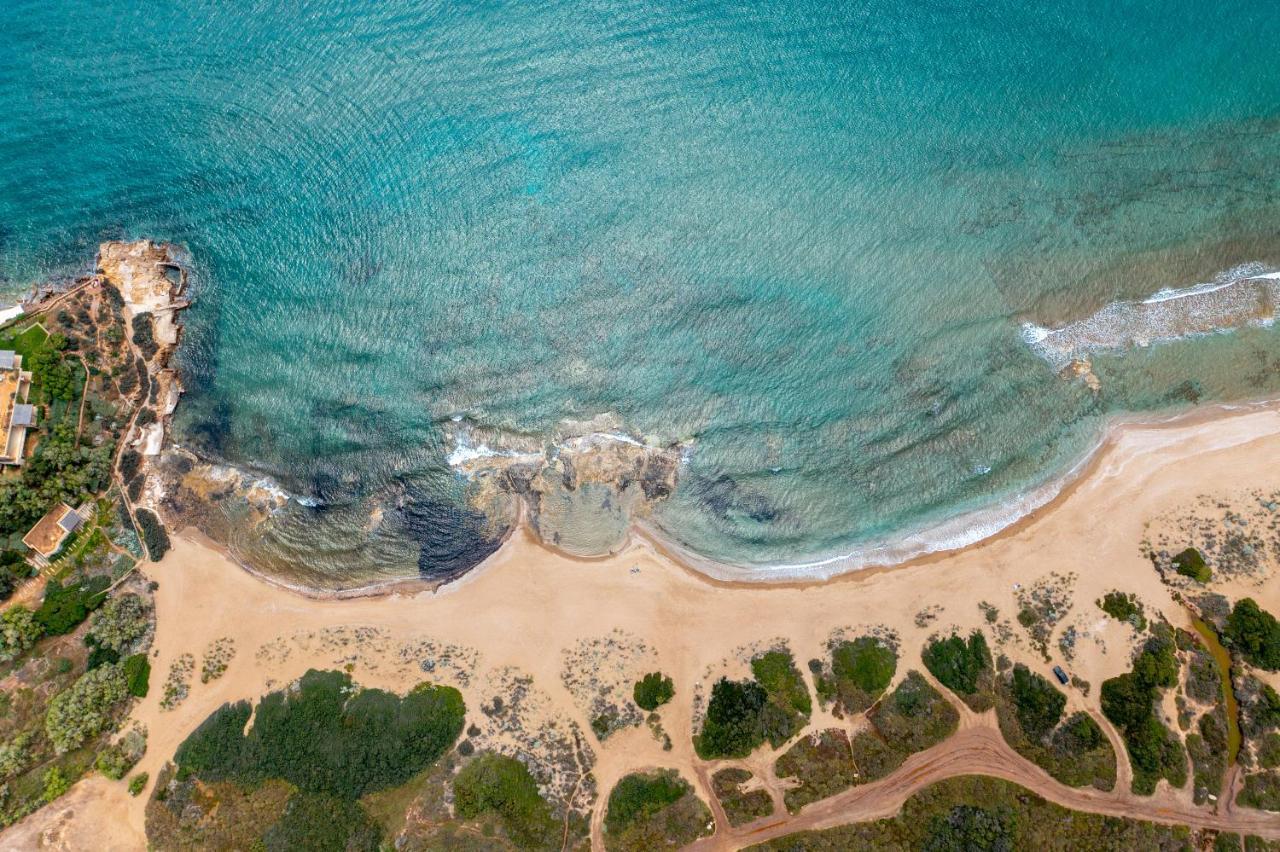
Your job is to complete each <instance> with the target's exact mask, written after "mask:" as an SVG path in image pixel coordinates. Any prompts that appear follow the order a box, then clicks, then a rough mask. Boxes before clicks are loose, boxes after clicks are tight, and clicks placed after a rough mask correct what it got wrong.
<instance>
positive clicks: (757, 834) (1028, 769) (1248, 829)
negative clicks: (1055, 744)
mask: <svg viewBox="0 0 1280 852" xmlns="http://www.w3.org/2000/svg"><path fill="white" fill-rule="evenodd" d="M988 716H990V719H984V723H983V724H979V725H977V726H973V727H963V728H962V729H961V730H960V731H958V732H956V734H955V736H953V737H951V738H950V739H948V740H947V741H946V742H943V743H940V744H938V745H936V746H934V747H933V748H931V749H928V750H926V751H923V752H920V753H918V754H915V755H912V756H911V757H910V758H909V759H908V760H907V761H906V763H904V764H903V765H902V766H901V767H900V768H899V769H898V770H897V771H896V772H894V773H893V774H891V775H889V776H887V777H885V778H882V779H881V780H879V781H876V782H874V783H871V784H864V785H861V786H858V787H853V788H851V789H849V790H847V791H845V792H843V793H839V794H837V795H835V796H832V797H830V798H828V799H823V800H822V801H820V802H814V803H813V804H812V805H810V806H809V807H807V808H805V809H804V810H803V811H801V812H800V813H799V814H797V815H795V816H787V815H782V816H779V815H778V814H774V815H772V816H768V817H763V818H761V819H759V820H756V821H755V822H752V823H748V824H746V825H743V826H740V827H738V828H736V829H731V828H729V827H728V825H727V824H725V823H720V822H719V820H717V832H716V835H715V836H714V837H709V838H707V839H706V840H703V841H700V842H699V843H696V844H694V846H692V847H690V848H692V849H739V848H741V847H743V846H749V845H751V844H754V843H762V842H764V841H766V840H771V839H773V838H776V837H782V836H784V835H787V834H793V833H795V832H797V831H809V830H821V829H824V828H834V827H836V826H840V825H846V824H848V823H852V822H867V821H871V820H877V819H886V818H888V817H892V816H893V815H895V814H896V813H898V811H899V810H901V808H902V805H903V803H904V802H906V801H907V799H909V798H911V796H912V795H914V794H915V793H917V792H919V791H920V790H922V789H924V788H925V787H928V786H929V785H930V784H935V783H937V782H939V781H942V780H945V779H947V778H955V777H957V776H961V775H987V776H991V777H994V778H1000V779H1003V780H1005V781H1011V782H1013V783H1015V784H1019V785H1021V786H1023V787H1025V788H1027V789H1028V790H1031V791H1032V792H1033V793H1035V794H1037V795H1039V796H1041V797H1043V798H1045V799H1047V800H1049V801H1051V802H1055V803H1057V804H1059V805H1062V806H1063V807H1066V808H1070V809H1072V810H1077V811H1087V812H1090V813H1097V814H1106V815H1108V816H1117V817H1129V818H1132V819H1140V820H1148V821H1150V822H1160V823H1170V824H1177V825H1188V826H1190V827H1192V828H1213V829H1222V830H1226V831H1235V832H1241V833H1245V834H1257V835H1259V836H1261V837H1266V838H1268V839H1280V817H1278V816H1276V815H1275V814H1268V813H1265V812H1261V811H1246V810H1240V811H1234V812H1232V813H1229V814H1217V813H1214V812H1213V811H1212V810H1209V809H1206V808H1197V807H1195V806H1191V805H1188V804H1187V803H1186V802H1184V801H1180V800H1178V799H1176V798H1174V797H1172V796H1167V795H1161V793H1163V792H1167V791H1164V790H1162V791H1161V792H1158V793H1157V794H1156V795H1155V796H1152V797H1146V798H1139V797H1137V796H1134V795H1132V794H1130V793H1128V792H1115V793H1105V792H1102V791H1100V790H1095V789H1093V788H1083V789H1080V788H1074V787H1066V786H1063V785H1062V784H1059V783H1058V782H1057V781H1055V780H1053V779H1052V778H1050V777H1049V775H1048V774H1047V773H1045V771H1044V770H1042V769H1040V768H1039V767H1038V766H1035V765H1034V764H1032V763H1030V762H1029V761H1027V760H1025V759H1024V758H1023V757H1021V756H1020V755H1018V754H1017V753H1016V752H1015V751H1014V750H1013V749H1012V748H1010V747H1009V746H1008V745H1007V744H1006V743H1005V741H1004V738H1003V737H1001V735H1000V732H999V730H998V729H996V727H995V725H994V716H993V715H991V714H988ZM1122 762H1123V761H1122ZM1117 789H1123V790H1126V791H1127V789H1128V788H1127V787H1125V788H1119V787H1118V788H1117Z"/></svg>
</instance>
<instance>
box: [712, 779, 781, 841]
mask: <svg viewBox="0 0 1280 852" xmlns="http://www.w3.org/2000/svg"><path fill="white" fill-rule="evenodd" d="M753 777H754V776H753V775H752V774H751V772H750V771H748V770H746V769H742V768H741V767H737V766H730V767H727V768H725V769H721V770H719V771H718V772H716V773H715V774H714V775H712V776H711V790H712V792H713V793H715V796H716V798H717V799H718V800H719V801H720V807H721V808H723V809H724V815H725V819H727V820H728V821H729V825H731V826H739V825H744V824H745V823H748V822H751V821H752V820H754V819H759V818H760V817H765V816H768V815H769V814H771V813H773V800H772V799H771V798H770V797H769V792H768V791H767V790H764V789H759V788H758V789H755V790H748V789H745V786H746V784H747V783H748V782H750V781H751V779H752V778H753Z"/></svg>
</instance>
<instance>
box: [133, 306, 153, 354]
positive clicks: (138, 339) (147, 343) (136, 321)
mask: <svg viewBox="0 0 1280 852" xmlns="http://www.w3.org/2000/svg"><path fill="white" fill-rule="evenodd" d="M132 339H133V345H134V346H136V347H138V351H139V352H141V353H142V357H144V358H146V359H147V360H148V361H150V360H151V359H152V358H153V357H155V354H156V351H157V349H158V347H157V346H156V336H155V321H154V320H153V319H152V318H151V314H138V315H137V316H135V317H134V318H133V338H132Z"/></svg>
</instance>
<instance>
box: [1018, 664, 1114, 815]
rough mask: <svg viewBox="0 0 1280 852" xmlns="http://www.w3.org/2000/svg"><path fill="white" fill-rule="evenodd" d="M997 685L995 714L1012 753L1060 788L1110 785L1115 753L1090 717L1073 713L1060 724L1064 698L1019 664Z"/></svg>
mask: <svg viewBox="0 0 1280 852" xmlns="http://www.w3.org/2000/svg"><path fill="white" fill-rule="evenodd" d="M1000 684H1001V689H1000V691H999V693H998V700H997V702H996V716H997V719H998V720H999V724H1000V732H1001V733H1002V734H1003V735H1004V738H1005V740H1006V741H1007V742H1008V743H1009V745H1010V746H1012V747H1013V748H1014V750H1015V751H1017V752H1018V753H1019V754H1021V755H1022V756H1023V757H1025V758H1027V759H1028V760H1030V761H1031V762H1032V763H1035V764H1036V765H1037V766H1040V767H1041V768H1042V769H1044V770H1045V771H1046V772H1048V773H1049V774H1050V775H1052V776H1053V777H1054V778H1055V779H1057V780H1058V781H1060V782H1062V783H1063V784H1067V785H1069V786H1072V787H1083V786H1087V785H1092V786H1094V787H1097V788H1098V789H1101V790H1110V789H1112V787H1114V786H1115V776H1116V757H1115V752H1114V751H1113V750H1112V748H1111V743H1110V742H1109V741H1108V740H1107V738H1106V735H1104V734H1103V732H1102V729H1101V728H1099V727H1098V723H1097V722H1095V721H1094V720H1093V717H1091V716H1090V715H1089V714H1088V713H1085V712H1078V713H1074V714H1072V715H1071V716H1070V717H1069V718H1068V719H1066V720H1065V721H1063V720H1062V713H1063V709H1064V708H1065V706H1066V701H1067V699H1066V696H1065V695H1064V694H1063V693H1062V692H1060V691H1059V690H1058V688H1057V687H1056V686H1054V685H1053V683H1051V682H1050V681H1049V680H1048V678H1045V677H1042V676H1041V675H1039V674H1036V673H1035V672H1032V671H1031V670H1030V669H1028V668H1027V667H1026V666H1024V665H1022V664H1021V663H1018V664H1017V665H1015V666H1014V667H1013V669H1012V670H1011V671H1010V672H1009V673H1008V674H1007V675H1006V676H1005V677H1003V678H1002V679H1001V680H1000Z"/></svg>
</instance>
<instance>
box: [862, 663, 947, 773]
mask: <svg viewBox="0 0 1280 852" xmlns="http://www.w3.org/2000/svg"><path fill="white" fill-rule="evenodd" d="M867 721H868V722H869V723H870V725H869V727H868V728H867V729H864V730H861V731H859V732H858V734H857V735H856V736H854V738H853V740H852V741H851V742H850V749H851V752H852V755H853V761H854V763H855V764H856V765H857V770H858V782H859V783H866V782H868V781H874V780H876V779H877V778H883V777H884V776H886V775H888V774H889V773H890V772H892V771H893V770H895V769H897V768H898V767H899V766H901V765H902V763H903V761H905V760H906V759H907V758H908V757H910V756H911V755H912V754H915V753H916V752H918V751H924V750H925V749H927V748H931V747H933V746H935V745H937V744H938V743H940V742H942V741H943V740H945V739H946V738H947V737H949V736H951V735H952V734H953V733H955V731H956V727H957V726H958V725H959V723H960V714H959V712H958V711H957V710H956V708H955V707H953V706H951V702H950V701H948V700H947V699H946V698H945V697H943V695H942V693H940V692H938V690H936V689H934V688H933V687H932V686H931V685H930V684H929V682H928V681H927V680H925V679H924V676H923V675H921V674H920V673H919V672H917V671H909V672H907V675H906V677H904V678H903V679H902V682H901V683H899V684H898V686H897V688H896V689H894V691H893V692H891V693H890V694H889V696H888V697H886V698H885V699H884V700H883V701H881V702H880V703H879V704H877V705H876V706H875V708H873V709H872V710H871V712H869V713H868V714H867Z"/></svg>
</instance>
